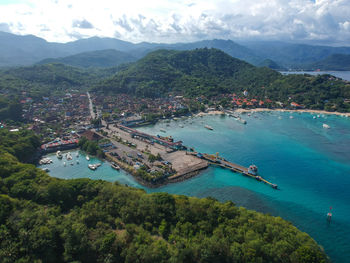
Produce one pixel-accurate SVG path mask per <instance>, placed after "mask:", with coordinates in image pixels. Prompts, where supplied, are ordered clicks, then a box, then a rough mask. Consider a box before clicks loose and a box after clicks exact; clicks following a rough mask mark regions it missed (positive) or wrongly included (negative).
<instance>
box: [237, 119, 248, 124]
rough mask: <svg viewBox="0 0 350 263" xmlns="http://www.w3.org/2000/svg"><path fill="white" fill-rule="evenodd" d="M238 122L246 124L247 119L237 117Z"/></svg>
mask: <svg viewBox="0 0 350 263" xmlns="http://www.w3.org/2000/svg"><path fill="white" fill-rule="evenodd" d="M238 121H239V122H240V123H242V124H247V121H246V120H243V119H241V118H239V120H238Z"/></svg>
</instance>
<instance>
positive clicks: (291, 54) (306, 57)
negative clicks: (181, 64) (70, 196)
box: [0, 32, 350, 69]
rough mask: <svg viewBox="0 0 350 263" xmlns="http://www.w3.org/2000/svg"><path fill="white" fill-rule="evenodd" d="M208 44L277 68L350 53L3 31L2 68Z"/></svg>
mask: <svg viewBox="0 0 350 263" xmlns="http://www.w3.org/2000/svg"><path fill="white" fill-rule="evenodd" d="M204 47H207V48H216V49H220V50H222V51H224V52H225V53H227V54H229V55H231V56H232V57H235V58H238V59H241V60H244V61H246V62H249V63H251V64H253V65H256V66H268V67H272V68H274V69H289V68H298V69H300V68H306V67H307V66H308V65H310V64H312V63H315V62H318V61H321V60H323V59H326V58H327V57H328V56H331V55H334V54H347V55H348V54H350V47H330V46H312V45H302V44H292V43H285V42H276V41H275V42H272V41H250V42H239V43H237V42H234V41H232V40H220V39H214V40H203V41H198V42H192V43H175V44H161V43H148V42H141V43H137V44H135V43H131V42H127V41H122V40H119V39H115V38H99V37H91V38H86V39H80V40H76V41H72V42H68V43H52V42H47V41H46V40H44V39H41V38H39V37H36V36H33V35H27V36H19V35H14V34H10V33H5V32H0V67H11V66H23V65H33V64H36V63H45V62H62V63H67V64H69V65H74V66H79V67H101V66H107V65H108V66H117V65H119V64H122V63H125V62H131V61H135V60H136V59H139V58H142V57H144V56H145V55H146V54H148V53H150V52H152V51H155V50H157V49H172V50H192V49H196V48H204ZM107 50H108V51H107ZM111 50H114V51H115V52H114V54H112V58H113V59H110V60H109V59H108V55H107V54H111V53H112V52H113V51H111ZM96 51H101V52H97V53H96ZM102 51H103V52H102ZM90 52H93V53H90ZM108 52H109V53H108ZM117 52H123V53H118V54H117ZM113 61H114V62H113ZM104 63H106V64H104Z"/></svg>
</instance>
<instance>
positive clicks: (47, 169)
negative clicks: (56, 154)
mask: <svg viewBox="0 0 350 263" xmlns="http://www.w3.org/2000/svg"><path fill="white" fill-rule="evenodd" d="M42 170H43V171H44V172H47V173H48V172H50V169H49V168H43V169H42Z"/></svg>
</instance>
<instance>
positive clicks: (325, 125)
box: [322, 123, 331, 129]
mask: <svg viewBox="0 0 350 263" xmlns="http://www.w3.org/2000/svg"><path fill="white" fill-rule="evenodd" d="M322 127H323V128H325V129H330V128H331V126H329V125H328V124H325V123H323V124H322Z"/></svg>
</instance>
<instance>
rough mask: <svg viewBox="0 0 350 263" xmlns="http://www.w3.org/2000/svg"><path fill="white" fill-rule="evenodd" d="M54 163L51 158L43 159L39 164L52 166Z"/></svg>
mask: <svg viewBox="0 0 350 263" xmlns="http://www.w3.org/2000/svg"><path fill="white" fill-rule="evenodd" d="M50 163H52V160H51V159H50V158H47V157H46V158H42V159H41V160H40V161H39V164H50Z"/></svg>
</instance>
